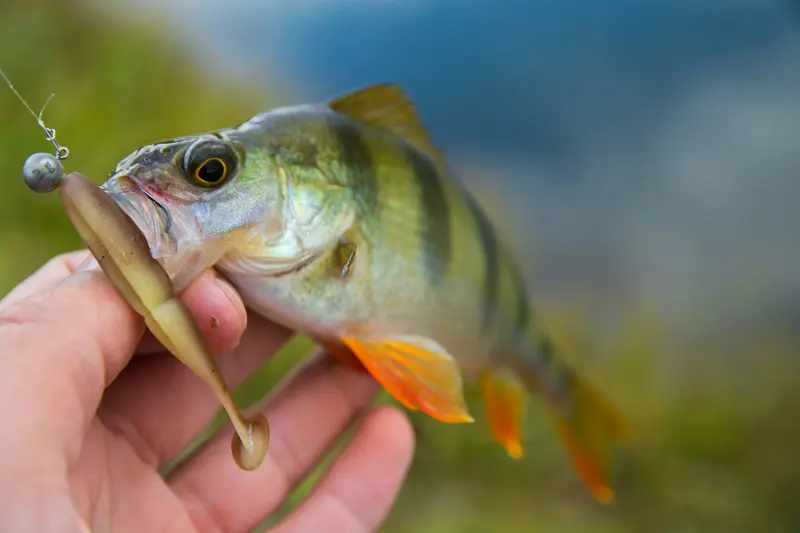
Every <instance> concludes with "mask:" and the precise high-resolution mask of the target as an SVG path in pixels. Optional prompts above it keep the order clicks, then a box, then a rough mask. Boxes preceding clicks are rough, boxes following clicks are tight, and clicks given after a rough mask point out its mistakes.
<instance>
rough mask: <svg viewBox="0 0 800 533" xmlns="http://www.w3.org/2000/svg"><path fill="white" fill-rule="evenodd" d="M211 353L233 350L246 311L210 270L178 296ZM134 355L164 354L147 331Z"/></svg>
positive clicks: (225, 284)
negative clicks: (187, 309) (205, 340)
mask: <svg viewBox="0 0 800 533" xmlns="http://www.w3.org/2000/svg"><path fill="white" fill-rule="evenodd" d="M180 297H181V300H183V302H184V303H185V304H186V306H187V307H188V308H189V310H190V311H191V313H192V316H193V317H194V320H195V322H196V323H197V326H198V327H199V328H200V331H201V333H202V334H203V336H204V337H205V338H206V339H207V340H208V344H209V348H210V349H211V351H212V352H214V353H215V354H220V353H224V352H228V351H231V350H233V349H234V348H235V347H236V346H237V345H238V344H239V340H240V339H241V336H242V333H243V332H244V330H245V327H246V326H247V311H246V309H245V307H244V303H243V302H242V299H241V297H239V294H238V293H237V292H236V290H235V289H234V288H233V287H232V286H231V285H230V283H228V282H227V281H225V280H224V279H223V278H221V277H220V276H219V275H217V273H216V272H215V271H214V270H213V269H208V270H206V271H204V272H203V273H202V274H201V275H200V276H198V277H197V278H196V279H195V280H194V281H192V283H190V284H189V286H188V287H186V289H184V291H183V292H182V293H181V295H180ZM136 351H137V353H150V354H152V353H159V352H165V351H166V350H165V349H164V346H163V345H162V344H161V343H160V342H158V340H156V338H155V337H154V336H153V334H152V333H150V331H147V332H146V333H145V334H144V337H143V338H142V342H141V343H140V344H139V348H138V349H137V350H136Z"/></svg>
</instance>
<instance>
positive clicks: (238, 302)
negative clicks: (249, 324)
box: [213, 270, 247, 322]
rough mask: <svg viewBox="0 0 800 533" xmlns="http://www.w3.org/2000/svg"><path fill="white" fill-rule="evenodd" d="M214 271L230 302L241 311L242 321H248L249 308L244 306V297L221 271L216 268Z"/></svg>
mask: <svg viewBox="0 0 800 533" xmlns="http://www.w3.org/2000/svg"><path fill="white" fill-rule="evenodd" d="M213 272H214V277H215V278H216V279H217V284H218V285H219V287H220V288H221V289H222V292H224V293H225V296H226V297H227V298H228V300H230V302H231V303H232V304H233V306H234V307H235V308H236V312H237V313H239V318H240V319H241V320H242V321H244V322H246V321H247V310H246V309H245V307H244V302H243V301H242V297H241V296H240V295H239V293H238V292H237V291H236V289H235V288H234V287H233V285H231V284H230V282H229V281H228V280H226V279H225V278H223V277H222V276H221V275H220V273H219V272H217V271H216V270H213Z"/></svg>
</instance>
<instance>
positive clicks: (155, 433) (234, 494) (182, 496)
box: [0, 252, 414, 533]
mask: <svg viewBox="0 0 800 533" xmlns="http://www.w3.org/2000/svg"><path fill="white" fill-rule="evenodd" d="M87 257H89V255H88V252H75V253H72V254H66V255H63V256H59V257H57V258H55V259H53V260H51V261H50V262H49V263H47V264H46V265H45V266H44V267H43V268H42V269H40V270H39V271H37V272H36V273H35V274H33V275H32V276H31V277H30V278H28V279H27V280H25V281H24V282H23V283H21V284H20V285H19V286H17V287H16V288H15V289H14V290H13V291H11V292H10V293H9V294H8V295H7V296H6V297H5V298H4V299H3V300H0V419H2V420H3V421H4V423H5V428H6V434H5V435H4V436H3V438H2V440H0V495H1V497H0V531H9V532H12V531H13V532H17V531H20V532H21V531H36V532H39V533H45V532H50V531H59V532H87V531H93V532H99V531H110V532H115V533H116V532H127V531H132V532H137V533H139V532H142V531H147V532H148V533H150V532H152V533H156V532H160V531H169V532H170V533H181V532H204V533H205V532H223V531H224V532H232V533H237V532H244V531H249V530H250V529H252V528H253V527H255V526H256V525H257V524H258V523H259V522H261V521H262V520H263V519H264V518H265V517H267V516H268V515H270V514H271V513H273V512H274V511H275V510H276V509H277V507H278V506H279V505H280V504H281V503H282V501H283V500H284V498H285V497H286V496H287V493H288V492H289V491H290V490H291V489H292V488H293V487H294V486H295V485H296V483H298V482H299V481H300V480H301V479H302V477H303V476H304V474H306V473H307V472H308V471H309V470H310V469H311V468H313V466H314V465H315V464H316V463H317V462H318V461H319V460H320V459H321V456H322V455H323V454H324V453H325V452H326V451H327V450H328V449H329V448H330V447H331V446H332V445H333V444H334V443H335V440H336V439H337V438H338V437H339V436H340V435H341V433H342V432H343V431H344V430H346V429H347V427H348V426H349V425H350V424H351V422H353V420H354V418H355V417H356V416H357V415H358V414H359V413H360V411H362V410H363V409H365V408H367V407H369V405H370V402H371V401H372V399H373V398H374V396H375V394H376V393H377V391H378V385H377V383H376V382H375V381H374V380H373V379H372V378H370V377H369V376H367V375H366V374H364V373H360V372H358V371H355V370H351V369H349V368H347V367H345V366H344V365H340V364H338V363H336V362H334V361H333V360H332V359H331V358H330V357H329V356H326V355H324V354H318V355H317V356H315V357H313V358H312V359H311V361H309V362H308V363H307V364H304V365H301V368H300V369H298V370H297V371H296V372H295V373H293V374H292V376H291V377H290V378H288V379H287V380H286V383H285V384H284V385H282V386H281V387H280V389H279V390H277V391H275V392H274V393H272V394H271V395H270V396H269V397H268V398H267V399H266V400H265V401H264V402H262V403H261V404H260V405H259V409H260V411H261V412H262V413H264V414H265V416H266V417H267V419H268V420H269V422H270V428H271V441H270V444H269V449H268V451H267V457H266V459H265V460H264V463H263V464H262V465H261V466H260V467H259V468H258V469H257V470H255V471H253V472H246V471H243V470H240V469H239V468H238V467H237V466H236V465H235V463H234V462H233V458H232V457H231V451H230V440H231V436H232V434H233V429H232V428H231V427H230V423H228V424H227V425H226V426H225V427H224V429H223V430H221V431H220V432H218V434H217V435H215V436H214V437H213V438H212V439H211V440H210V441H209V442H208V443H207V444H206V445H205V446H204V447H202V448H201V449H200V450H199V451H198V452H197V453H196V454H195V455H194V456H193V457H192V458H191V459H190V460H188V461H187V462H185V463H182V464H181V465H179V466H178V467H177V468H176V469H175V471H173V472H171V473H170V475H169V477H168V478H167V479H164V478H163V477H162V476H160V475H159V468H160V467H162V466H163V465H164V464H165V463H167V462H169V461H170V459H172V458H174V457H175V456H176V455H178V454H179V453H180V452H181V450H182V449H183V448H184V447H185V446H186V445H187V444H188V443H189V442H190V441H191V440H192V439H193V438H194V437H195V436H196V435H197V434H198V433H199V432H200V431H201V430H202V429H203V428H204V427H205V426H206V425H207V424H208V423H209V422H210V421H211V419H212V418H213V417H214V416H215V415H216V413H217V412H218V409H219V406H218V404H217V401H216V399H215V397H214V396H213V394H212V393H211V391H209V390H208V389H207V387H206V386H205V385H204V384H203V383H202V382H201V381H200V380H199V379H198V378H196V377H195V376H194V375H193V374H192V373H191V372H190V371H189V369H188V368H186V367H184V366H183V365H182V364H181V363H180V362H178V360H176V359H175V358H174V357H173V356H172V355H170V354H169V353H167V352H165V351H164V349H163V348H162V347H160V345H158V343H157V341H156V340H155V338H154V337H152V335H151V334H150V333H149V332H145V327H144V322H143V320H142V319H141V318H140V317H139V316H138V315H136V314H135V313H134V312H133V311H132V310H131V309H130V307H128V305H127V304H126V303H125V302H124V300H123V299H122V298H121V297H120V296H119V295H117V293H116V291H115V290H114V289H113V287H112V286H111V284H110V283H109V281H108V280H107V279H106V278H105V276H104V274H102V272H100V271H99V270H98V269H97V268H94V269H90V270H85V271H79V272H74V270H75V268H76V266H77V265H78V264H80V263H81V262H82V261H83V260H84V259H86V258H87ZM95 265H96V263H95ZM181 297H182V299H183V301H184V302H185V303H186V304H187V306H188V307H189V308H190V310H191V311H192V313H193V315H194V317H195V319H196V320H197V322H198V325H199V326H200V328H201V330H202V331H203V333H204V335H205V336H206V338H207V339H208V341H209V343H210V345H211V347H212V350H213V351H214V352H215V353H218V354H219V353H226V355H223V356H220V357H219V359H218V362H219V365H220V368H221V370H222V373H223V375H224V376H225V378H226V380H227V382H228V384H229V385H230V386H231V387H234V386H236V385H237V384H239V383H240V382H241V381H242V380H243V379H245V378H246V377H247V375H248V374H250V373H251V372H252V371H253V370H254V369H255V368H257V367H258V366H259V365H260V364H261V363H262V362H263V361H264V360H265V359H266V358H268V357H269V356H270V355H272V354H273V353H274V352H275V351H276V350H277V349H278V348H279V347H280V346H281V345H282V344H283V343H284V342H285V341H287V340H288V339H289V338H290V335H291V332H290V331H288V330H286V329H284V328H282V327H279V326H277V325H275V324H273V323H271V322H268V321H266V320H263V319H261V318H260V317H257V316H252V315H251V316H249V317H248V316H247V314H246V312H245V308H244V306H243V304H242V302H241V300H240V299H239V296H238V295H237V294H236V293H235V291H234V290H233V289H232V288H231V287H230V286H229V285H228V284H227V283H226V282H225V281H223V280H221V279H219V278H218V277H216V276H215V275H214V274H213V273H212V272H211V271H208V272H205V273H204V274H203V275H202V276H201V277H200V278H198V279H197V280H195V282H193V283H192V284H191V285H190V286H189V287H188V288H187V289H186V290H185V291H184V293H183V294H182V296H181ZM212 317H213V318H212ZM245 326H246V327H245ZM413 447H414V440H413V432H412V430H411V427H410V425H409V423H408V421H407V419H406V418H405V416H404V415H403V414H402V413H401V412H400V411H398V410H395V409H393V408H389V407H379V408H375V409H373V410H372V411H371V412H369V414H368V415H367V416H366V418H365V419H364V420H363V422H362V424H361V426H360V428H359V430H358V433H357V434H356V436H355V437H354V439H353V440H352V441H351V442H350V443H349V444H348V446H347V447H346V448H345V450H344V451H343V452H342V453H341V454H340V455H339V457H337V459H336V461H335V462H334V464H333V466H332V467H331V470H330V471H329V472H328V473H327V474H326V476H325V477H324V478H323V479H322V481H321V482H320V483H319V484H318V485H317V487H316V488H315V489H314V491H313V492H312V494H311V495H310V496H309V498H308V499H307V500H306V501H305V502H304V503H303V504H301V505H300V506H299V507H298V508H297V509H296V510H294V511H293V512H292V513H291V514H290V515H289V516H287V517H286V518H285V519H284V520H283V521H281V522H280V523H279V524H277V525H276V526H275V527H274V528H272V529H270V530H269V531H270V532H273V533H295V532H303V533H305V532H308V531H315V532H316V531H320V532H326V533H329V532H330V533H336V532H340V531H341V532H347V533H358V532H362V531H363V532H366V531H374V530H376V529H377V528H378V527H379V525H380V524H381V522H382V521H383V520H384V518H385V516H386V514H387V512H388V510H389V508H390V507H391V505H392V503H393V501H394V499H395V496H396V494H397V492H398V490H399V488H400V485H401V483H402V480H403V478H404V476H405V473H406V470H407V468H408V465H409V462H410V459H411V456H412V452H413Z"/></svg>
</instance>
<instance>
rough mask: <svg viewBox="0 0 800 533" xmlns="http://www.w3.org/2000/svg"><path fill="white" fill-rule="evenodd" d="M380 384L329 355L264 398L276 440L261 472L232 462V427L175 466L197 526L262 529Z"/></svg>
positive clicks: (176, 481) (176, 483) (179, 490)
mask: <svg viewBox="0 0 800 533" xmlns="http://www.w3.org/2000/svg"><path fill="white" fill-rule="evenodd" d="M378 387H379V386H378V385H377V383H376V382H375V381H374V380H373V379H372V378H371V377H370V376H369V375H367V374H365V373H363V372H360V371H356V370H353V369H351V368H349V367H346V366H344V365H341V364H339V363H338V362H336V361H334V360H333V359H332V358H331V357H330V356H328V355H327V354H325V355H318V356H315V357H314V358H312V360H311V361H310V362H309V363H308V364H307V365H303V367H301V368H300V369H299V370H298V371H297V372H296V373H295V374H293V375H292V376H291V377H290V378H288V379H287V380H286V384H285V386H284V387H282V388H281V389H280V390H279V391H277V392H276V393H275V394H274V395H273V396H272V397H270V398H269V399H268V400H267V401H266V402H265V405H264V407H263V409H262V412H263V413H264V415H265V416H266V417H267V420H268V421H269V424H270V436H271V441H270V444H269V449H268V451H267V457H266V459H265V460H264V463H262V465H261V466H260V467H259V468H258V469H257V470H255V471H252V472H246V471H243V470H241V469H239V467H237V466H236V464H235V463H234V462H233V458H232V457H231V449H230V440H231V436H232V434H233V431H232V430H231V429H230V428H229V427H228V428H226V429H225V430H224V431H220V432H219V434H217V435H215V436H214V438H213V439H211V440H210V441H209V442H208V443H207V445H206V446H204V447H203V448H201V449H200V451H199V452H198V453H196V454H195V455H194V456H193V457H191V458H190V459H189V460H188V461H187V462H186V463H185V464H183V465H181V466H180V467H178V468H177V469H176V471H175V473H174V475H173V476H172V477H171V479H170V484H171V485H172V487H173V489H174V491H175V493H176V494H177V495H178V496H179V497H180V498H181V499H183V501H184V503H185V504H186V506H187V511H188V512H189V513H190V514H191V516H192V518H193V520H194V522H195V524H196V525H197V528H198V530H200V531H249V530H250V529H252V528H253V527H255V525H256V524H258V522H259V521H260V520H261V519H262V518H263V517H264V516H266V515H268V514H270V513H272V512H273V511H274V510H275V509H276V508H277V507H278V506H279V505H280V504H281V502H282V501H283V499H284V498H285V497H286V495H287V494H288V493H289V491H290V490H291V489H292V488H293V487H294V486H295V485H296V484H297V483H298V481H299V480H300V479H301V478H302V477H303V476H304V475H305V474H306V473H307V472H308V471H309V470H310V469H311V468H312V467H313V466H314V465H315V464H316V463H317V462H318V461H319V460H320V459H321V457H322V455H323V454H324V453H325V452H326V451H327V450H328V449H329V448H330V447H331V446H332V444H333V443H334V441H335V440H336V439H337V438H338V437H339V436H340V435H341V434H342V433H343V432H344V431H345V430H346V429H347V427H348V426H349V425H350V424H351V422H352V421H353V419H354V418H355V417H356V416H357V415H358V414H359V413H360V412H361V411H362V410H363V409H364V408H365V407H367V406H368V405H369V404H370V403H371V401H372V400H373V399H374V397H375V394H376V392H377V391H378ZM242 494H247V495H248V496H247V498H242V497H241V495H242ZM315 530H316V529H315Z"/></svg>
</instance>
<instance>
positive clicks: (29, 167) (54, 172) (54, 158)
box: [0, 68, 69, 193]
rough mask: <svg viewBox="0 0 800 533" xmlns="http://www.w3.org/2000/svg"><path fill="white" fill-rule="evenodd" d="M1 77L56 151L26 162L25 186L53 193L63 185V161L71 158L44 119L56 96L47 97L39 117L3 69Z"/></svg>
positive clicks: (23, 171)
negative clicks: (51, 101) (45, 111)
mask: <svg viewBox="0 0 800 533" xmlns="http://www.w3.org/2000/svg"><path fill="white" fill-rule="evenodd" d="M0 76H2V77H3V80H4V81H5V82H6V85H8V88H9V89H11V91H12V92H13V93H14V94H15V95H16V97H17V98H18V99H19V101H20V102H22V105H24V106H25V108H26V109H27V110H28V111H29V112H30V114H31V115H32V116H33V118H34V119H36V123H37V124H39V127H40V128H42V130H43V131H44V134H45V138H46V139H47V141H48V142H49V143H50V144H52V145H53V148H55V150H56V153H55V155H53V154H47V153H44V152H39V153H35V154H32V155H31V156H30V157H28V159H26V160H25V163H24V164H23V165H22V176H23V178H25V185H27V186H28V188H29V189H31V190H32V191H35V192H42V193H45V192H52V191H54V190H56V189H57V188H58V186H59V185H60V184H61V178H62V177H63V175H64V168H63V167H62V165H61V161H63V160H64V159H66V158H67V157H69V148H67V147H66V146H61V144H59V142H58V141H57V140H56V130H55V129H53V128H48V127H47V125H46V124H45V123H44V120H43V119H42V114H43V113H44V109H45V108H46V107H47V104H48V103H50V100H51V99H52V98H53V97H54V96H55V94H51V95H50V96H48V97H47V100H45V102H44V105H43V106H42V109H41V111H39V114H38V115H37V114H36V113H35V112H34V111H33V109H31V106H29V105H28V102H26V101H25V99H24V98H23V97H22V95H21V94H19V91H17V89H16V87H14V85H13V84H12V83H11V80H9V79H8V76H6V73H5V72H3V69H1V68H0Z"/></svg>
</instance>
